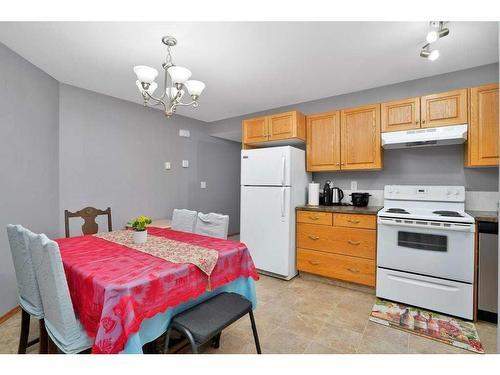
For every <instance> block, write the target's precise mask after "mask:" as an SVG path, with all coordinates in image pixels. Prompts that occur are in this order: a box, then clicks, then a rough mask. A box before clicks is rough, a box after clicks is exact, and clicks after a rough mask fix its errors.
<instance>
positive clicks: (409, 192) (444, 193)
mask: <svg viewBox="0 0 500 375" xmlns="http://www.w3.org/2000/svg"><path fill="white" fill-rule="evenodd" d="M384 199H399V200H412V201H438V202H465V187H464V186H417V185H386V186H385V187H384Z"/></svg>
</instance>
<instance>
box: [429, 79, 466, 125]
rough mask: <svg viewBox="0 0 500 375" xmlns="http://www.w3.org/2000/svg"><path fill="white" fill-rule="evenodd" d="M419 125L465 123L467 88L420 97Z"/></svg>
mask: <svg viewBox="0 0 500 375" xmlns="http://www.w3.org/2000/svg"><path fill="white" fill-rule="evenodd" d="M421 106H422V108H421V115H420V119H421V127H422V128H433V127H436V126H445V125H459V124H466V123H467V89H462V90H454V91H447V92H442V93H439V94H433V95H426V96H422V97H421Z"/></svg>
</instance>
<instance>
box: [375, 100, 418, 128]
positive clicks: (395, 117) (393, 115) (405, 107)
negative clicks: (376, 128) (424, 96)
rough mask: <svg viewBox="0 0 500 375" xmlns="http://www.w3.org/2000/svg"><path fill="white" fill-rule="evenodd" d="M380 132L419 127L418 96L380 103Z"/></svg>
mask: <svg viewBox="0 0 500 375" xmlns="http://www.w3.org/2000/svg"><path fill="white" fill-rule="evenodd" d="M381 116H382V118H381V123H382V132H394V131H401V130H410V129H418V128H420V97H416V98H408V99H404V100H395V101H392V102H387V103H382V104H381Z"/></svg>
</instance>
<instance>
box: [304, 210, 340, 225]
mask: <svg viewBox="0 0 500 375" xmlns="http://www.w3.org/2000/svg"><path fill="white" fill-rule="evenodd" d="M297 223H308V224H320V225H332V214H331V213H329V212H314V211H297Z"/></svg>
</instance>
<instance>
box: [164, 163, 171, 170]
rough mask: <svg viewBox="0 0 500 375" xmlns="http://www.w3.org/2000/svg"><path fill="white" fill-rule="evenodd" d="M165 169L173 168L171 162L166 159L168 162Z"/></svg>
mask: <svg viewBox="0 0 500 375" xmlns="http://www.w3.org/2000/svg"><path fill="white" fill-rule="evenodd" d="M165 169H166V170H169V169H172V165H171V164H170V162H169V161H166V162H165Z"/></svg>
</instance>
